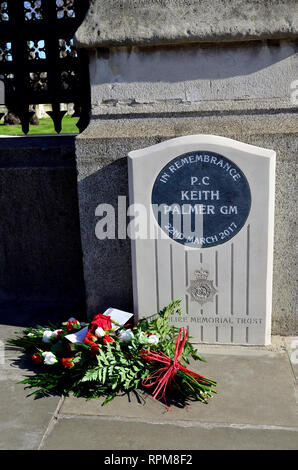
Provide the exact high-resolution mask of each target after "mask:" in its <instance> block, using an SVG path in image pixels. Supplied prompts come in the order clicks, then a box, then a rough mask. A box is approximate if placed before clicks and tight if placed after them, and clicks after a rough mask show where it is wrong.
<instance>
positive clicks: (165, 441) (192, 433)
mask: <svg viewBox="0 0 298 470" xmlns="http://www.w3.org/2000/svg"><path fill="white" fill-rule="evenodd" d="M297 439H298V432H297V431H295V430H293V431H291V430H288V429H286V430H283V429H266V428H265V429H251V428H249V427H244V428H241V429H237V428H236V429H234V428H233V427H221V426H218V427H215V428H213V427H209V426H198V427H184V426H179V424H178V425H177V424H162V425H160V424H148V423H138V422H131V421H120V420H115V421H109V420H105V419H90V418H89V419H88V418H83V417H78V418H76V419H67V418H66V419H61V420H59V422H58V424H57V425H56V427H55V432H54V433H52V434H51V435H50V436H49V438H48V439H47V441H46V443H45V446H44V447H43V450H74V449H76V450H102V451H104V452H103V453H102V454H103V455H104V457H111V456H112V453H113V451H116V450H124V451H127V452H126V453H127V456H129V450H148V449H149V450H185V449H187V451H191V450H297ZM107 449H110V451H107ZM187 451H186V454H187ZM144 458H145V456H142V459H144ZM144 463H145V462H144Z"/></svg>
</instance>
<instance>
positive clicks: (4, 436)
mask: <svg viewBox="0 0 298 470" xmlns="http://www.w3.org/2000/svg"><path fill="white" fill-rule="evenodd" d="M21 330H22V328H17V327H15V326H7V325H1V326H0V341H1V342H0V346H1V347H0V449H1V450H15V449H17V450H32V449H37V448H38V446H39V444H40V442H41V439H42V437H43V435H44V433H45V431H46V429H47V427H48V424H49V422H50V421H51V419H52V416H53V414H54V412H55V410H56V408H57V406H58V403H59V400H60V397H43V398H38V399H36V398H34V397H33V396H31V397H28V394H29V393H30V392H32V390H30V391H28V390H25V385H20V384H17V382H19V381H21V380H24V379H25V378H26V377H28V376H29V375H32V374H33V372H32V370H31V369H32V364H31V361H30V359H29V361H28V359H26V358H24V355H23V353H22V351H21V350H20V349H18V348H16V347H14V346H11V345H8V344H7V343H6V340H7V339H8V338H14V337H15V332H16V331H21ZM29 362H30V364H29Z"/></svg>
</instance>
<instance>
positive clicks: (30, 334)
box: [27, 333, 35, 338]
mask: <svg viewBox="0 0 298 470" xmlns="http://www.w3.org/2000/svg"><path fill="white" fill-rule="evenodd" d="M27 336H30V338H31V337H32V336H35V334H34V333H28V334H27Z"/></svg>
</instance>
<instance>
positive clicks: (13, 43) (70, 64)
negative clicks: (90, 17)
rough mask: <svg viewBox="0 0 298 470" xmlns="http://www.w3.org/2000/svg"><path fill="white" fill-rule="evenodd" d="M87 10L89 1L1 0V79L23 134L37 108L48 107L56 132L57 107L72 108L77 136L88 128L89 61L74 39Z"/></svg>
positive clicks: (58, 122)
mask: <svg viewBox="0 0 298 470" xmlns="http://www.w3.org/2000/svg"><path fill="white" fill-rule="evenodd" d="M88 6H89V0H28V1H20V0H6V1H1V0H0V80H2V81H3V82H4V84H5V105H6V106H7V108H8V109H9V110H10V111H12V112H14V113H15V114H16V115H17V116H18V117H19V119H20V121H21V124H22V129H23V132H24V133H25V134H27V133H28V131H29V125H30V124H29V123H30V119H31V117H32V114H33V113H34V111H32V109H30V105H36V104H51V111H47V114H49V115H50V117H51V118H52V120H53V122H54V127H55V130H56V132H57V133H59V132H61V123H62V118H63V116H64V114H65V113H66V111H65V110H61V103H73V104H74V114H73V116H74V117H80V119H79V121H78V124H77V126H78V128H79V131H82V130H84V129H85V127H86V126H87V125H88V121H89V113H90V83H89V71H88V56H87V54H86V51H85V50H76V48H75V47H74V44H73V39H72V38H73V36H74V33H75V31H76V29H77V28H78V26H79V25H80V23H81V22H82V20H83V19H84V16H85V14H86V11H87V9H88Z"/></svg>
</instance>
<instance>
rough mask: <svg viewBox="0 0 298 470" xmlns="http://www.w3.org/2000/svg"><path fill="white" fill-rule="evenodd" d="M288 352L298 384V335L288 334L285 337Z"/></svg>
mask: <svg viewBox="0 0 298 470" xmlns="http://www.w3.org/2000/svg"><path fill="white" fill-rule="evenodd" d="M284 341H285V346H286V349H287V353H288V356H289V359H290V363H291V366H292V369H293V373H294V376H295V380H296V384H298V336H287V337H285V339H284Z"/></svg>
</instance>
